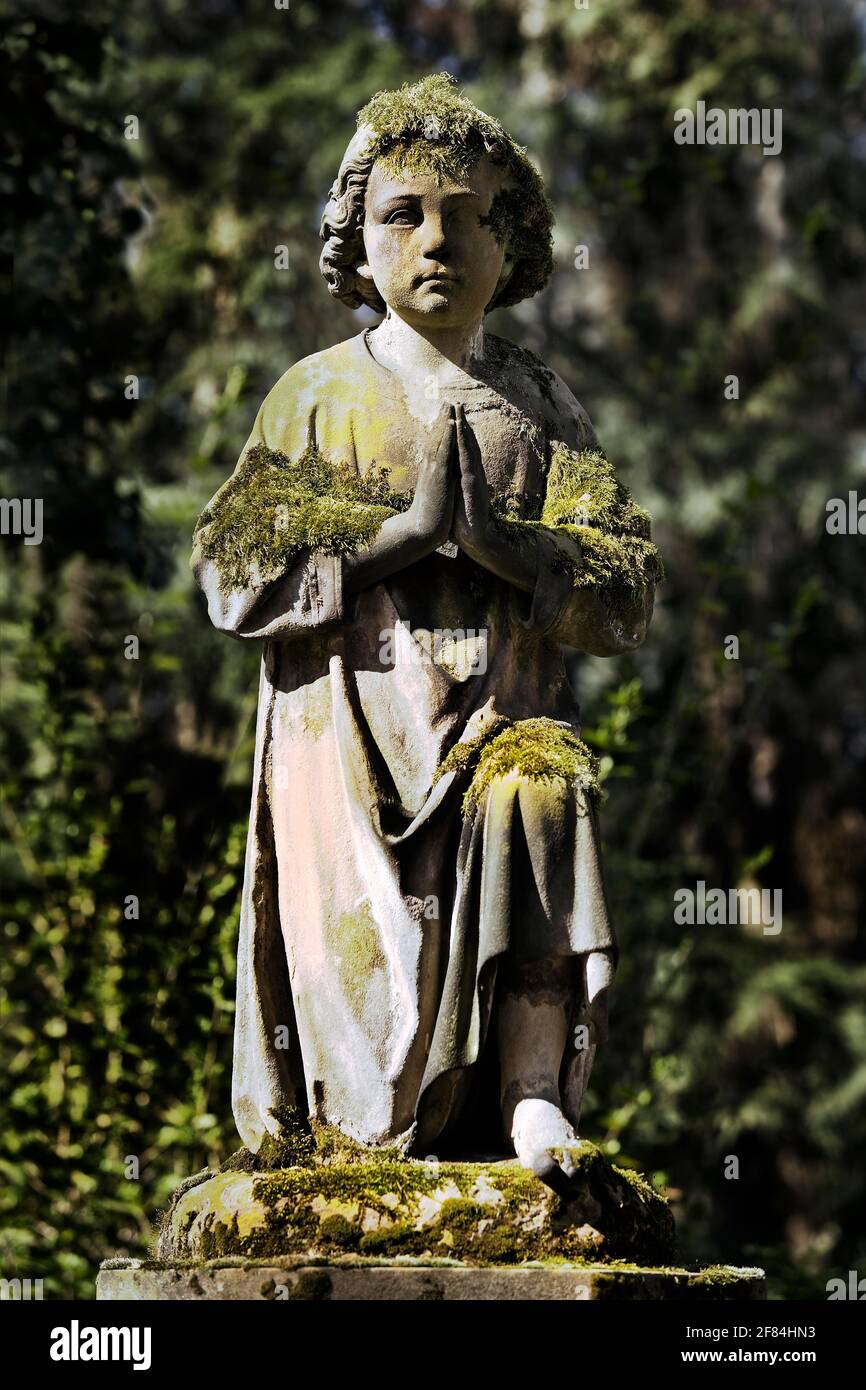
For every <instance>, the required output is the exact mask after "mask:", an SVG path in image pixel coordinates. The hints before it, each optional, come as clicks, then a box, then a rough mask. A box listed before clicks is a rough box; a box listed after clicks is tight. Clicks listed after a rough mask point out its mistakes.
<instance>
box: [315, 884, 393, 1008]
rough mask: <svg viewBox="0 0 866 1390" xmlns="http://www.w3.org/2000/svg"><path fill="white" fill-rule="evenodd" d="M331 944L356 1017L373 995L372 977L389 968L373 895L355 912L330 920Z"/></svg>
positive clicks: (329, 943) (344, 913)
mask: <svg viewBox="0 0 866 1390" xmlns="http://www.w3.org/2000/svg"><path fill="white" fill-rule="evenodd" d="M328 946H329V950H330V952H331V953H332V955H333V957H334V959H335V960H336V961H337V962H338V967H339V975H340V980H341V983H342V986H343V991H344V993H345V995H346V997H347V999H348V1000H349V1003H350V1005H351V1007H352V1011H353V1013H354V1014H355V1017H356V1018H360V1017H361V1015H362V1014H363V1012H364V1007H365V1004H366V1001H367V999H368V998H369V997H370V981H371V978H372V977H373V975H374V974H375V972H376V971H377V970H378V971H382V970H385V969H386V968H387V961H386V960H385V956H384V953H383V951H382V942H381V940H380V937H379V929H378V927H377V925H376V921H375V918H374V917H373V904H372V903H371V902H370V899H369V898H365V900H364V901H363V902H362V903H361V905H360V907H358V908H357V909H356V911H354V912H341V913H340V915H339V917H337V919H336V921H332V922H329V924H328Z"/></svg>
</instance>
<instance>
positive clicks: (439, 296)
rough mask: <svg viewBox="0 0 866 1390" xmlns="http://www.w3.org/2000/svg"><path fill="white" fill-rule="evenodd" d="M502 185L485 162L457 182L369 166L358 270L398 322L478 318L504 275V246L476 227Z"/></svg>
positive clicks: (457, 324) (452, 322)
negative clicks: (362, 258) (363, 258)
mask: <svg viewBox="0 0 866 1390" xmlns="http://www.w3.org/2000/svg"><path fill="white" fill-rule="evenodd" d="M503 182H504V175H503V171H502V169H500V168H498V167H497V166H496V165H495V164H494V163H493V162H492V160H490V159H487V158H484V159H481V160H479V161H478V163H477V164H476V166H475V168H474V169H473V171H472V172H471V174H469V175H468V177H467V179H466V181H465V182H455V181H452V180H450V179H446V180H444V181H443V182H442V183H439V182H437V179H436V176H435V175H434V174H432V173H429V174H428V173H412V172H410V171H408V170H405V169H402V170H399V171H393V170H391V169H389V168H388V167H387V166H384V167H383V165H382V164H381V162H380V161H378V160H377V162H376V163H375V164H374V165H373V168H372V170H371V171H370V177H369V179H368V182H367V195H366V200H365V205H364V247H365V250H366V255H367V260H366V263H365V264H364V265H361V266H359V267H358V270H359V273H360V274H361V275H366V276H368V277H370V278H372V280H373V281H374V283H375V285H376V288H377V289H378V291H379V293H380V295H381V296H382V298H383V299H384V301H385V303H386V304H387V305H388V307H389V309H391V310H392V311H393V312H394V313H395V314H397V315H398V316H399V317H400V318H401V319H404V320H405V321H406V322H407V323H409V324H412V325H413V326H415V327H419V328H423V327H425V326H426V327H434V326H435V327H439V328H461V327H464V326H468V325H470V324H473V323H477V322H479V321H480V319H481V317H482V315H483V313H484V310H485V308H486V306H487V305H488V304H489V303H490V300H491V299H492V298H493V294H494V292H495V290H496V287H497V284H498V283H499V280H500V278H501V277H502V276H503V273H505V274H507V273H508V271H509V270H510V262H508V261H506V257H505V250H504V248H503V247H502V246H500V245H499V243H498V242H497V241H496V238H495V237H494V235H493V232H492V231H491V229H490V227H489V226H482V225H481V218H483V217H485V216H487V214H488V213H489V211H490V204H491V203H492V201H493V198H494V197H495V195H496V194H497V193H498V192H499V190H500V189H501V188H502V186H503Z"/></svg>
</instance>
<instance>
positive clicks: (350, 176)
mask: <svg viewBox="0 0 866 1390" xmlns="http://www.w3.org/2000/svg"><path fill="white" fill-rule="evenodd" d="M372 136H373V131H371V130H370V128H369V126H367V127H364V128H363V129H361V130H359V131H358V132H357V134H356V135H355V136H354V138H353V139H352V141H351V143H350V145H349V148H348V149H347V150H346V153H345V154H344V156H343V162H342V164H341V165H340V172H339V174H338V175H337V177H336V179H335V180H334V183H333V184H332V186H331V192H330V194H329V196H328V201H327V204H326V205H325V211H324V212H323V214H322V226H321V229H320V232H319V235H320V236H321V238H322V240H323V241H324V243H325V246H324V250H323V251H322V254H321V256H320V258H319V269H320V270H321V272H322V274H323V275H324V277H325V279H326V280H327V282H328V289H329V290H330V292H331V294H332V295H333V296H334V298H335V299H339V300H340V302H341V303H342V304H348V306H349V308H350V309H359V308H360V307H361V305H362V304H369V305H370V308H371V309H375V310H376V312H377V313H380V314H384V312H385V302H384V300H383V299H382V296H381V295H380V294H379V291H378V290H377V289H376V286H375V285H374V283H373V281H372V280H367V279H365V278H364V277H363V276H361V275H359V274H358V271H357V266H359V265H360V264H361V262H362V261H363V260H364V236H363V231H364V199H365V197H366V193H367V180H368V178H369V177H370V170H371V169H372V167H373V164H374V163H375V159H374V156H373V155H372V154H371V153H370V145H371V143H372V139H371V137H372Z"/></svg>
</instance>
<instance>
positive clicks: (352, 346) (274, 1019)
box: [193, 75, 660, 1186]
mask: <svg viewBox="0 0 866 1390" xmlns="http://www.w3.org/2000/svg"><path fill="white" fill-rule="evenodd" d="M551 222H552V213H551V209H550V206H549V204H548V202H547V199H546V197H545V194H544V189H543V185H542V181H541V178H540V176H539V174H538V172H537V171H536V169H535V168H534V167H533V165H532V164H531V163H530V161H529V160H528V158H527V157H526V154H525V153H524V151H523V150H521V149H520V147H519V146H517V145H516V144H515V143H514V141H513V140H512V139H511V138H510V137H509V136H508V135H507V134H506V132H505V131H504V130H503V128H502V127H501V125H500V124H499V123H498V122H497V121H495V120H492V119H491V118H490V117H488V116H487V115H485V114H484V113H483V112H481V111H479V110H477V109H476V108H475V107H474V106H473V105H472V104H471V103H470V102H469V101H468V100H467V99H466V98H465V97H463V96H462V95H461V94H460V93H459V92H458V90H457V89H456V87H455V85H454V83H453V81H452V79H450V78H449V77H447V76H445V75H439V76H435V77H430V78H426V79H425V80H424V81H421V82H418V83H416V84H415V85H414V86H410V87H404V88H402V89H401V90H400V91H396V92H383V93H379V94H378V95H377V96H375V97H374V98H373V99H372V101H370V102H369V104H368V105H367V106H366V107H365V108H364V109H363V111H362V112H361V113H360V115H359V118H358V131H357V133H356V135H355V137H354V138H353V140H352V141H351V143H350V145H349V148H348V150H347V151H346V155H345V157H344V159H343V163H342V165H341V168H340V171H339V174H338V176H337V179H336V182H335V183H334V185H333V188H332V189H331V194H330V198H329V201H328V203H327V206H326V208H325V212H324V216H323V219H322V238H323V240H324V243H325V247H324V251H323V253H322V257H321V268H322V273H323V275H324V277H325V279H326V281H327V283H328V288H329V290H330V292H331V294H332V295H333V296H335V297H336V298H337V299H339V300H340V301H341V302H342V303H344V304H346V305H348V306H349V307H350V308H358V307H359V306H361V305H368V306H371V307H372V308H373V309H375V310H377V311H379V312H380V313H382V314H383V315H384V317H383V318H382V321H381V323H380V324H379V325H378V327H375V328H373V329H366V330H365V331H363V332H360V333H358V334H357V335H356V336H354V337H351V338H349V339H347V340H346V341H345V342H342V343H339V344H337V345H336V346H335V347H332V348H329V349H328V350H326V351H324V352H319V353H316V354H314V355H313V356H312V357H307V358H305V359H304V360H303V361H302V362H299V363H297V364H296V365H295V366H293V367H291V368H290V369H289V370H288V371H287V372H286V373H285V375H284V376H282V377H281V378H280V380H279V381H278V382H277V384H276V386H274V388H273V390H272V391H271V392H270V394H269V395H268V396H267V398H266V400H265V401H264V403H263V405H262V406H261V409H260V410H259V412H258V415H257V417H256V420H255V424H254V425H253V429H252V433H251V435H250V438H249V440H248V441H247V444H246V445H245V447H244V450H243V453H242V455H241V459H240V462H239V464H238V466H237V469H236V471H235V473H234V474H233V476H232V477H231V478H230V479H229V480H228V482H226V484H225V485H224V486H223V487H222V488H221V489H220V491H219V492H218V493H217V494H216V496H215V497H214V498H213V500H212V501H211V503H210V504H209V506H208V507H207V508H206V510H205V511H204V513H203V514H202V516H201V518H200V520H199V523H198V526H197V529H196V537H195V550H194V555H193V566H194V571H195V575H196V578H197V580H198V582H199V584H200V585H201V587H202V589H203V590H204V593H205V594H206V596H207V601H208V609H209V613H210V617H211V619H212V621H213V623H214V624H215V626H216V627H217V628H218V629H219V630H220V631H222V632H225V633H228V634H230V635H231V636H233V637H236V638H239V639H240V640H242V641H244V642H253V643H257V644H259V645H260V646H261V647H262V649H263V660H262V669H261V683H260V691H259V708H258V730H257V737H256V752H255V770H254V780H253V793H252V811H251V819H250V829H249V842H248V852H247V859H246V875H245V884H244V893H243V907H242V914H241V928H240V944H239V953H238V979H237V1020H236V1035H235V1051H234V1079H233V1105H234V1114H235V1118H236V1121H237V1126H238V1129H239V1131H240V1134H241V1137H242V1139H243V1141H244V1143H245V1145H246V1146H247V1147H248V1149H250V1150H251V1151H253V1152H255V1151H257V1150H258V1149H259V1148H260V1146H261V1144H262V1142H263V1140H264V1139H265V1138H266V1136H267V1135H268V1134H270V1135H271V1136H278V1135H279V1132H280V1128H281V1116H283V1115H284V1114H285V1113H286V1110H287V1109H291V1110H293V1111H295V1112H301V1113H302V1114H304V1115H306V1114H309V1115H311V1116H313V1117H314V1118H315V1119H316V1120H317V1121H319V1122H323V1123H325V1124H327V1125H329V1126H333V1127H335V1128H336V1129H337V1130H339V1131H341V1132H342V1133H343V1134H345V1135H346V1136H348V1137H349V1138H350V1139H352V1140H354V1141H356V1142H357V1143H359V1144H361V1145H364V1146H369V1147H371V1148H375V1147H379V1146H386V1145H387V1146H391V1148H392V1149H396V1150H398V1151H402V1153H403V1154H405V1155H407V1156H412V1155H415V1156H424V1155H427V1154H430V1153H431V1152H435V1153H437V1154H440V1153H446V1152H447V1151H448V1149H449V1145H450V1147H451V1151H452V1152H453V1151H455V1150H456V1152H458V1153H460V1152H462V1153H463V1154H464V1155H465V1154H469V1153H476V1154H487V1155H489V1154H491V1153H496V1152H500V1153H501V1152H504V1151H508V1152H510V1151H511V1148H512V1147H513V1151H514V1152H515V1153H516V1155H517V1158H518V1160H519V1163H520V1164H521V1165H522V1166H523V1167H524V1168H527V1169H531V1170H532V1171H533V1172H534V1173H535V1174H537V1175H538V1176H539V1177H541V1178H542V1179H543V1180H544V1181H545V1182H547V1183H548V1184H549V1185H551V1186H556V1185H557V1184H561V1183H562V1182H563V1180H566V1181H567V1180H568V1178H569V1174H570V1173H572V1172H573V1168H572V1167H571V1164H572V1159H571V1157H570V1155H569V1148H570V1146H573V1145H575V1144H576V1143H577V1126H578V1120H579V1114H580V1107H581V1100H582V1097H583V1094H584V1091H585V1088H586V1084H587V1081H588V1078H589V1075H590V1071H591V1068H592V1065H593V1059H594V1056H595V1051H596V1046H597V1044H598V1042H599V1041H601V1040H603V1039H604V1038H605V1036H606V1003H607V994H608V989H609V987H610V984H611V982H612V979H613V975H614V968H615V964H616V953H617V948H616V944H615V938H614V932H613V929H612V926H611V923H610V921H609V919H608V912H607V907H606V903H605V893H604V886H603V879H602V870H601V865H600V857H599V838H598V829H597V821H596V806H595V803H596V799H597V793H598V766H597V761H596V759H595V758H594V756H593V754H592V753H591V752H590V750H589V749H588V748H587V747H586V745H585V744H584V743H583V742H582V741H581V739H580V737H579V725H578V707H577V704H576V702H575V697H574V695H573V693H572V690H571V688H570V686H569V682H568V679H567V676H566V671H565V666H564V663H563V655H562V648H561V644H566V645H568V646H571V647H574V648H577V649H578V650H580V651H584V652H589V653H592V654H593V655H596V656H616V655H618V654H620V653H622V652H627V651H631V650H633V649H634V648H635V647H637V646H638V645H639V644H640V643H641V642H642V641H643V638H644V635H645V633H646V630H647V625H648V623H649V620H650V615H651V611H652V605H653V593H654V586H655V583H656V581H657V580H658V578H659V575H660V566H659V561H658V558H657V553H656V550H655V548H654V546H653V545H652V542H651V540H650V532H649V519H648V517H647V515H646V513H645V512H644V511H642V509H641V508H640V507H638V506H637V505H636V504H635V503H634V502H633V501H632V500H631V498H630V496H629V494H628V492H627V490H626V489H625V488H624V487H623V486H622V485H621V484H620V483H619V482H618V480H617V478H616V476H615V474H614V472H613V470H612V468H611V466H610V464H609V463H608V461H607V459H606V458H605V455H604V454H603V452H602V451H601V449H600V448H599V445H598V443H597V441H596V438H595V435H594V432H593V428H592V425H591V424H590V421H589V418H588V417H587V414H586V412H585V411H584V409H583V407H582V406H581V405H580V404H579V403H578V402H577V401H576V400H575V398H574V396H573V395H572V394H571V392H570V391H569V389H568V388H567V387H566V386H565V385H564V383H563V382H562V381H561V380H560V378H559V377H558V376H557V375H556V373H555V372H553V371H551V370H550V369H549V368H548V367H546V366H545V365H544V363H543V362H541V361H540V360H539V359H538V358H537V357H536V356H534V355H533V354H532V353H530V352H528V351H527V350H525V349H524V348H522V347H519V346H516V345H515V344H513V343H510V342H507V341H505V340H504V339H501V338H498V337H495V336H493V335H492V334H489V333H487V332H486V331H485V329H484V318H485V314H486V313H487V312H488V311H489V310H490V309H493V308H495V307H497V306H503V305H512V304H516V303H518V302H519V301H520V300H522V299H524V298H526V297H528V296H531V295H534V294H535V293H537V292H538V291H539V290H541V289H542V287H543V286H544V284H545V282H546V281H547V279H548V278H549V276H550V274H551V271H552V256H551V235H550V228H551ZM503 1146H504V1147H503Z"/></svg>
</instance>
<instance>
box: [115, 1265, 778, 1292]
mask: <svg viewBox="0 0 866 1390" xmlns="http://www.w3.org/2000/svg"><path fill="white" fill-rule="evenodd" d="M96 1296H97V1298H98V1299H100V1300H138V1299H141V1300H151V1299H159V1300H167V1299H180V1300H185V1301H189V1302H195V1301H197V1300H201V1299H215V1300H222V1301H229V1300H235V1299H237V1300H241V1299H243V1300H249V1299H254V1300H259V1299H267V1300H271V1301H282V1300H285V1301H287V1302H295V1301H298V1300H304V1301H309V1300H340V1301H342V1300H344V1299H348V1300H358V1299H361V1300H368V1301H369V1300H388V1299H402V1300H409V1301H413V1302H414V1301H431V1300H437V1301H438V1300H446V1299H447V1300H449V1301H450V1300H455V1299H456V1300H493V1299H495V1300H497V1301H503V1300H505V1301H513V1300H533V1301H535V1300H539V1301H543V1302H548V1301H556V1300H562V1299H570V1300H572V1301H574V1300H577V1301H579V1302H589V1301H599V1300H602V1299H603V1300H609V1299H615V1300H619V1301H628V1300H646V1299H665V1300H677V1301H682V1300H687V1301H689V1302H699V1301H715V1300H720V1299H722V1300H728V1299H737V1300H742V1299H750V1300H751V1299H762V1298H764V1297H765V1296H766V1289H765V1281H764V1272H763V1270H760V1269H738V1268H735V1267H731V1266H718V1267H716V1268H713V1269H705V1270H685V1269H640V1268H638V1267H636V1266H631V1267H629V1266H625V1265H622V1266H608V1267H606V1268H605V1267H603V1266H591V1265H578V1264H568V1263H566V1262H563V1263H561V1264H548V1265H540V1264H536V1265H521V1266H518V1267H516V1268H512V1269H503V1268H494V1267H490V1266H488V1267H485V1268H477V1267H476V1268H472V1267H469V1266H466V1265H460V1264H458V1263H457V1262H452V1263H449V1262H446V1261H430V1262H427V1263H425V1262H423V1261H420V1260H411V1259H406V1258H403V1259H401V1260H390V1261H383V1262H381V1263H376V1262H375V1261H372V1260H371V1261H363V1260H360V1259H358V1258H357V1257H351V1256H349V1257H343V1258H342V1259H341V1260H339V1261H338V1262H334V1263H330V1264H320V1265H310V1264H305V1263H304V1262H303V1261H302V1260H301V1261H295V1262H293V1261H292V1260H290V1259H282V1260H272V1261H267V1260H263V1261H259V1262H254V1261H243V1260H236V1261H211V1262H209V1263H207V1264H202V1265H198V1266H190V1265H186V1266H184V1265H174V1266H173V1265H169V1264H166V1265H158V1264H156V1263H150V1264H142V1263H139V1262H137V1261H134V1260H129V1261H107V1262H106V1264H105V1265H103V1267H102V1269H101V1271H100V1274H99V1278H98V1280H97V1286H96Z"/></svg>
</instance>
